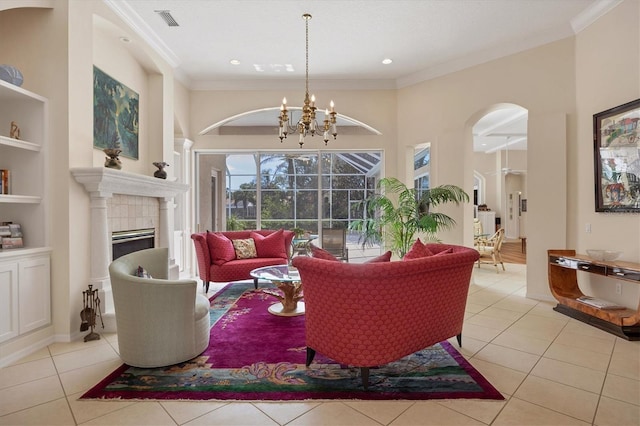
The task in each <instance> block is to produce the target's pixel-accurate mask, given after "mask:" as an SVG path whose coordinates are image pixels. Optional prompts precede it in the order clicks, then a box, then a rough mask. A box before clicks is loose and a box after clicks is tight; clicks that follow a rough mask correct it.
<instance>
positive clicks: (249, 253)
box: [231, 238, 258, 259]
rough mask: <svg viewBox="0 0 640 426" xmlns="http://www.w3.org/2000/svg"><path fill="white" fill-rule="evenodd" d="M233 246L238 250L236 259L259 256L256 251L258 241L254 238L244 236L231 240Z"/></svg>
mask: <svg viewBox="0 0 640 426" xmlns="http://www.w3.org/2000/svg"><path fill="white" fill-rule="evenodd" d="M231 242H232V243H233V248H235V250H236V259H253V258H254V257H258V253H257V252H256V243H255V242H254V241H253V238H244V239H242V240H231Z"/></svg>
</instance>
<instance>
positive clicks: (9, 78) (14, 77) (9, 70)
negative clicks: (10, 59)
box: [0, 64, 24, 86]
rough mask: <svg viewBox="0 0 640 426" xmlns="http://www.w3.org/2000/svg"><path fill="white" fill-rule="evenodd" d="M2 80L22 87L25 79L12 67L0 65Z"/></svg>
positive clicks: (0, 78) (0, 77)
mask: <svg viewBox="0 0 640 426" xmlns="http://www.w3.org/2000/svg"><path fill="white" fill-rule="evenodd" d="M0 80H4V81H6V82H7V83H11V84H13V85H16V86H22V82H23V81H24V78H23V77H22V73H21V72H20V70H19V69H18V68H16V67H14V66H12V65H6V64H2V65H0Z"/></svg>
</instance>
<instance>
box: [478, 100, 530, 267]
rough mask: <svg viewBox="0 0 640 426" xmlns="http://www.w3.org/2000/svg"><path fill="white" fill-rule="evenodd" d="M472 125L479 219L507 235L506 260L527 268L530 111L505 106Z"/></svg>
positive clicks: (482, 114) (488, 229) (489, 230)
mask: <svg viewBox="0 0 640 426" xmlns="http://www.w3.org/2000/svg"><path fill="white" fill-rule="evenodd" d="M477 116H479V118H477V119H476V120H475V122H472V133H473V156H474V161H473V164H474V216H475V217H477V218H479V219H480V221H481V223H483V228H484V232H485V233H492V232H495V231H497V230H498V229H499V228H503V229H504V230H505V237H506V243H505V245H504V251H505V254H507V253H510V254H509V255H508V257H509V258H510V260H511V261H512V263H526V254H525V252H526V245H525V242H526V232H527V209H526V199H527V121H528V111H527V110H526V109H525V108H522V107H521V106H519V105H515V104H499V105H495V106H493V107H491V108H488V109H487V110H486V111H483V112H480V113H478V114H477Z"/></svg>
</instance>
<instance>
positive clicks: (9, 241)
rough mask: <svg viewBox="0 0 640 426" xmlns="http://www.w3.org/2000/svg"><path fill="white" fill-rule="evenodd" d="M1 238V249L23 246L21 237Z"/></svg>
mask: <svg viewBox="0 0 640 426" xmlns="http://www.w3.org/2000/svg"><path fill="white" fill-rule="evenodd" d="M1 240H2V248H3V249H12V248H21V247H23V242H22V237H18V238H12V237H1Z"/></svg>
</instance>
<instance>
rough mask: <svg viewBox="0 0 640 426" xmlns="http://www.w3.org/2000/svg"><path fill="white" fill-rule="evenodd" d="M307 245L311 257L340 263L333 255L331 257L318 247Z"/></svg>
mask: <svg viewBox="0 0 640 426" xmlns="http://www.w3.org/2000/svg"><path fill="white" fill-rule="evenodd" d="M309 245H310V246H311V256H312V257H315V258H316V259H324V260H332V261H335V262H339V261H340V259H338V258H337V257H335V256H334V255H332V254H331V253H329V252H328V251H326V250H323V249H321V248H320V247H318V246H315V245H313V244H309Z"/></svg>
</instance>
